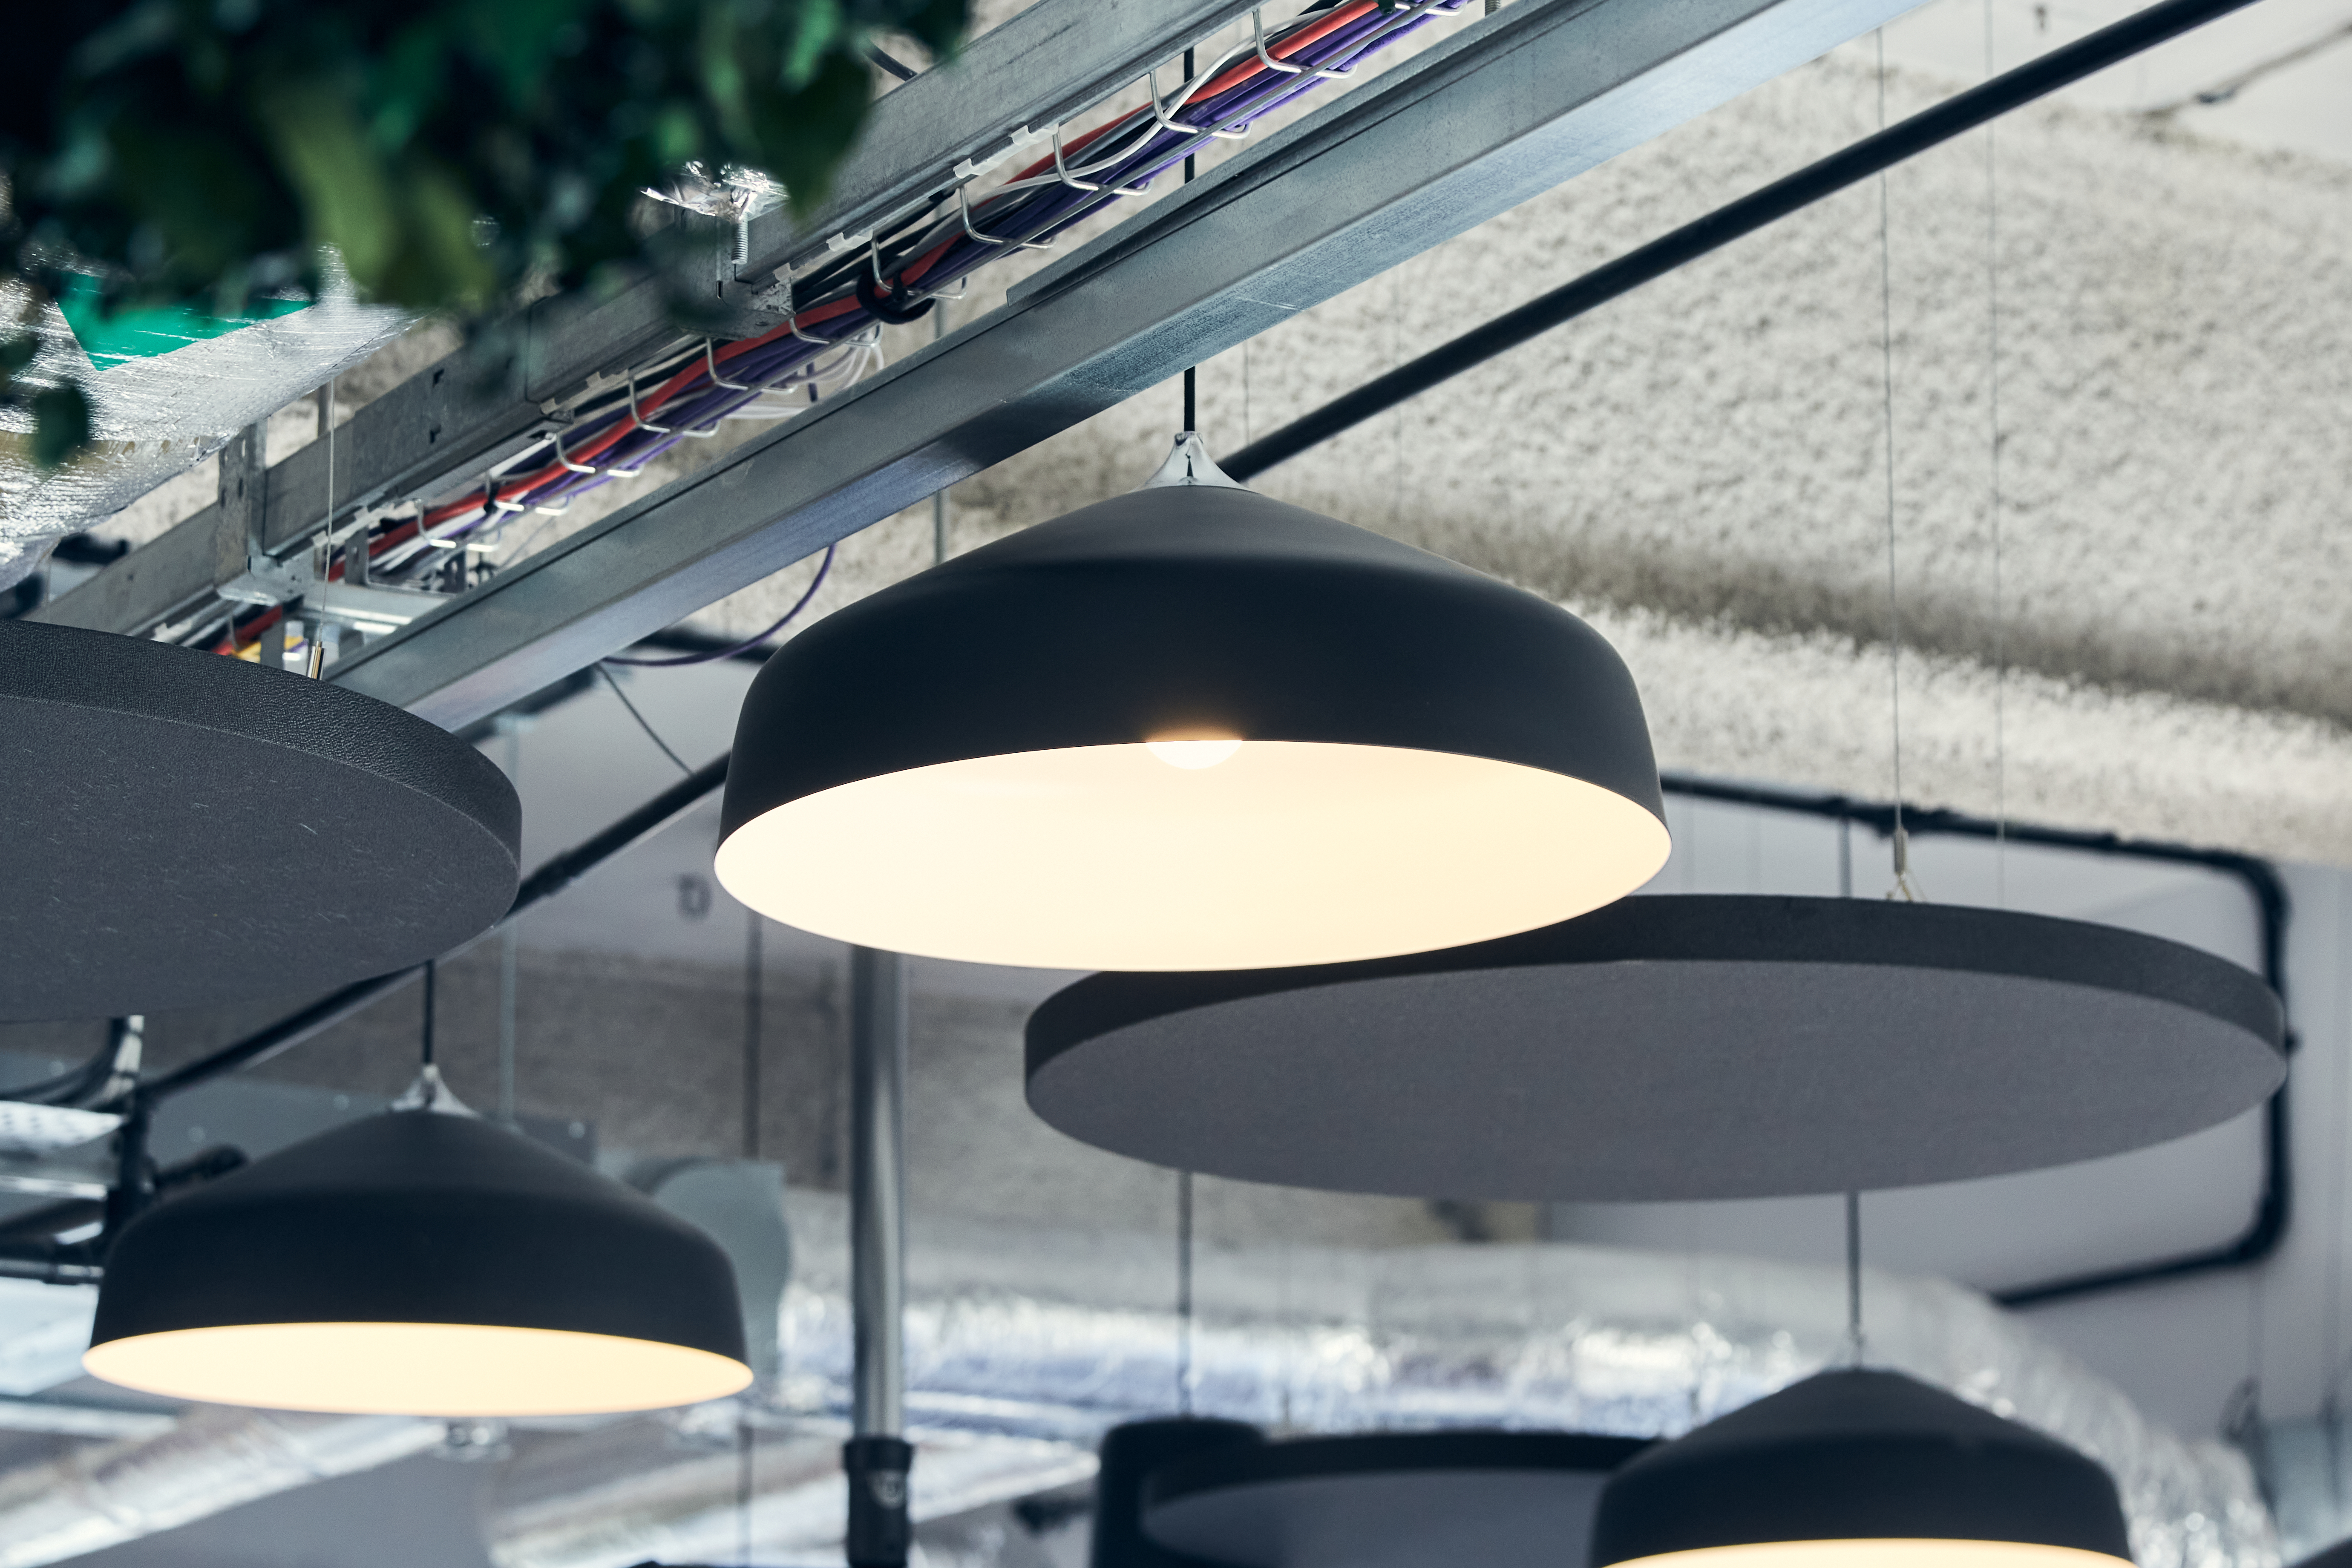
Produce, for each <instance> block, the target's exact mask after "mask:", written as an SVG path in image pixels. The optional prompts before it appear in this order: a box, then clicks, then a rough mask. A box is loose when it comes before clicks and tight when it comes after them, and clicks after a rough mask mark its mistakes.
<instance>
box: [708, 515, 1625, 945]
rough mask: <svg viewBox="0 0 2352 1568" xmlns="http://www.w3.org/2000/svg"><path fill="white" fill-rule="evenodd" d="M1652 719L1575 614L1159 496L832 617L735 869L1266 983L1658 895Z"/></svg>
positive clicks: (1334, 528)
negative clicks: (1651, 891) (1309, 967)
mask: <svg viewBox="0 0 2352 1568" xmlns="http://www.w3.org/2000/svg"><path fill="white" fill-rule="evenodd" d="M1667 847H1668V845H1667V837H1666V830H1665V826H1664V819H1663V809H1662V805H1661V797H1660V795H1659V791H1658V777H1657V768H1656V764H1655V763H1654V761H1653V759H1652V756H1651V752H1650V741H1649V732H1648V730H1647V729H1646V727H1645V726H1644V724H1643V717H1642V705H1641V700H1640V698H1639V697H1638V695H1637V694H1636V693H1635V691H1634V689H1633V679H1632V677H1631V676H1630V675H1629V674H1628V673H1627V672H1626V669H1625V666H1624V664H1623V662H1622V661H1621V660H1620V659H1619V658H1618V657H1617V655H1616V653H1615V652H1614V651H1613V650H1612V648H1611V647H1609V645H1608V644H1607V643H1606V642H1604V641H1603V640H1602V639H1601V637H1600V636H1599V635H1598V634H1597V633H1595V632H1594V631H1592V629H1591V627H1589V626H1585V625H1584V624H1583V623H1582V622H1580V621H1579V620H1578V619H1576V617H1574V616H1570V615H1569V614H1568V613H1567V612H1566V611H1563V610H1561V609H1559V607H1557V606H1556V605H1550V604H1549V603H1547V602H1545V601H1544V600H1542V599H1539V598H1537V597H1536V596H1535V595H1531V594H1527V593H1522V592H1520V591H1519V590H1517V589H1516V588H1512V587H1509V586H1507V585H1506V584H1502V583H1498V582H1496V581H1495V580H1494V579H1492V578H1489V577H1486V576H1483V575H1481V574H1478V573H1475V572H1472V571H1469V570H1467V569H1466V568H1464V567H1461V566H1456V565H1454V564H1453V563H1450V562H1447V561H1444V560H1441V559H1439V558H1438V557H1436V556H1434V555H1431V554H1428V553H1426V552H1422V551H1419V550H1414V549H1412V548H1410V547H1409V546H1406V545H1402V544H1398V543H1396V542H1393V541H1391V540H1386V539H1382V538H1381V537H1379V536H1378V535H1376V534H1371V533H1367V532H1365V531H1363V530H1361V529H1358V528H1351V527H1349V525H1347V524H1345V523H1341V522H1336V521H1332V520H1331V519H1329V518H1326V517H1318V516H1317V515H1316V514H1315V513H1313V512H1310V511H1305V510H1300V509H1299V508H1297V507H1294V506H1286V505H1284V504H1283V503H1282V502H1280V501H1276V500H1269V499H1268V498H1266V497H1265V496H1262V495H1258V494H1256V493H1255V492H1254V491H1251V490H1247V489H1241V488H1239V487H1237V486H1231V485H1221V484H1214V483H1190V484H1168V485H1159V486H1155V487H1153V488H1147V489H1141V490H1138V491H1135V492H1133V493H1132V494H1129V495H1123V496H1119V497H1118V498H1116V499H1114V500H1107V501H1103V502H1101V503H1099V504H1097V505H1095V506H1090V507H1087V508H1085V509H1084V510H1079V511H1076V512H1073V513H1071V514H1070V515H1069V516H1067V517H1064V518H1061V519H1058V520H1056V521H1052V522H1048V523H1044V524H1041V525H1040V526H1038V527H1036V528H1033V529H1030V530H1028V531H1025V532H1023V533H1020V534H1016V535H1014V536H1013V537H1012V538H1010V539H1005V540H1002V541H999V542H996V543H994V544H991V545H988V546H986V547H985V548H982V549H980V550H976V551H973V552H971V553H970V554H968V555H963V556H961V557H959V558H957V559H956V560H954V561H950V562H949V563H945V564H943V565H940V566H935V567H933V568H931V569H930V570H929V571H928V572H924V573H921V574H918V575H917V576H914V577H911V578H909V579H908V580H907V581H905V582H903V583H900V584H897V585H895V586H893V587H891V588H888V589H886V590H885V591H883V592H882V593H879V594H877V595H873V596H872V597H870V598H867V599H866V600H863V601H861V602H860V603H858V604H856V605H851V606H849V607H848V608H846V609H845V610H842V611H840V612H838V613H837V614H835V615H833V616H829V617H827V618H826V619H825V620H824V621H822V622H820V623H819V624H818V625H816V626H814V627H812V628H810V629H809V630H808V631H806V632H804V633H803V634H802V635H801V636H800V637H796V638H795V639H793V641H792V642H791V643H789V644H787V645H786V646H785V647H783V649H782V650H781V651H780V652H779V653H777V655H776V656H775V657H774V658H772V659H770V660H769V661H768V664H767V667H766V668H764V669H763V670H762V671H761V674H760V676H759V678H758V679H756V680H755V681H753V682H752V685H751V692H750V694H749V695H748V696H747V697H746V698H745V700H744V703H743V712H742V719H741V721H740V726H739V727H738V729H737V731H736V738H735V751H734V760H733V763H731V765H730V771H729V773H728V778H727V804H726V812H725V816H724V821H723V825H722V836H721V841H720V844H719V855H718V867H717V869H718V875H719V879H720V880H721V881H722V882H723V883H725V884H726V887H727V889H728V890H729V891H730V892H731V893H732V894H734V895H735V896H736V897H737V898H738V899H740V900H742V901H743V902H745V903H747V904H749V905H751V907H752V908H754V909H757V910H761V912H762V913H764V914H767V915H770V916H772V917H773V918H774V919H777V920H780V921H785V922H787V923H789V924H792V925H796V926H799V927H802V928H803V929H804V930H808V931H817V932H819V933H821V934H824V935H826V936H832V937H836V938H839V939H841V940H844V941H847V942H856V943H860V944H862V945H865V946H869V947H877V948H886V949H890V950H894V951H897V952H911V953H919V954H924V955H927V956H932V957H942V958H955V959H965V960H971V961H975V962H982V963H1007V964H1030V965H1038V966H1043V967H1058V968H1076V969H1125V970H1169V969H1246V968H1259V967H1271V966H1275V965H1284V964H1297V963H1324V962H1333V961H1339V960H1343V959H1354V958H1369V957H1377V956H1384V955H1388V954H1393V953H1400V952H1422V951H1425V950H1427V949H1431V948H1437V947H1446V946H1451V945H1454V944H1456V943H1460V942H1472V941H1477V940H1480V939H1482V938H1486V937H1494V936H1500V935H1504V934H1506V933H1508V932H1512V931H1525V930H1528V929H1530V928H1532V927H1535V926H1539V925H1544V924H1547V923H1549V922H1550V921H1558V920H1564V919H1566V918H1568V917H1570V916H1571V915H1576V914H1580V913H1582V912H1584V911H1585V910H1590V909H1593V908H1597V907H1598V906H1600V905H1601V904H1605V903H1608V902H1611V901H1612V900H1615V899H1617V898H1619V897H1622V895H1624V894H1626V893H1628V892H1631V891H1633V889H1635V888H1637V887H1639V886H1640V885H1641V884H1642V883H1643V882H1644V881H1646V880H1647V879H1649V878H1650V876H1651V875H1652V874H1653V873H1654V872H1655V871H1656V870H1657V868H1658V867H1659V866H1661V865H1662V864H1664V860H1665V857H1666V850H1667Z"/></svg>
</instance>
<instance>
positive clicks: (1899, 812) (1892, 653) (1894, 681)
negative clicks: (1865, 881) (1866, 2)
mask: <svg viewBox="0 0 2352 1568" xmlns="http://www.w3.org/2000/svg"><path fill="white" fill-rule="evenodd" d="M1873 37H1874V38H1875V39H1876V40H1877V46H1878V128H1879V129H1880V130H1881V131H1884V130H1885V129H1886V29H1885V28H1884V27H1881V28H1879V29H1878V31H1877V32H1876V33H1875V34H1874V35H1873ZM1887 202H1888V196H1887V180H1886V172H1885V170H1883V169H1882V170H1881V171H1879V174H1878V317H1879V335H1878V341H1879V353H1880V357H1881V361H1882V368H1883V373H1884V374H1883V375H1882V378H1881V382H1880V395H1881V398H1882V401H1883V403H1884V405H1885V426H1886V711H1887V728H1888V732H1889V734H1890V736H1891V737H1892V740H1893V742H1894V752H1895V893H1896V894H1899V895H1900V896H1902V897H1903V898H1906V899H1908V898H1911V897H1913V896H1914V895H1913V893H1912V890H1911V844H1910V838H1909V837H1908V836H1907V835H1906V833H1905V832H1904V831H1903V622H1902V607H1901V601H1900V600H1899V599H1898V598H1897V596H1896V574H1895V261H1894V247H1893V243H1892V241H1891V239H1890V238H1889V235H1888V230H1889V223H1888V217H1887Z"/></svg>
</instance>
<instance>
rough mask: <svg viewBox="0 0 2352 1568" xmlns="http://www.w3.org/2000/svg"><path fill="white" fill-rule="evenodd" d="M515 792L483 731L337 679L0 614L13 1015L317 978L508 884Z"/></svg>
mask: <svg viewBox="0 0 2352 1568" xmlns="http://www.w3.org/2000/svg"><path fill="white" fill-rule="evenodd" d="M520 823H521V805H520V803H519V802H518V801H517V800H516V799H515V793H514V790H513V788H512V786H510V785H509V784H508V783H507V781H506V776H505V775H504V774H503V773H499V770H498V769H497V767H495V766H494V765H492V763H490V762H489V761H488V759H487V758H485V757H484V756H482V754H481V753H480V752H477V751H476V750H475V749H474V748H473V747H471V746H469V745H467V744H466V743H465V742H462V741H460V740H458V739H457V738H456V737H455V736H453V735H451V734H449V733H447V732H446V731H443V730H441V729H440V728H438V727H437V726H436V725H433V724H429V723H426V722H425V721H424V720H422V719H418V718H415V717H414V716H412V715H410V714H407V713H404V712H403V711H401V710H399V709H397V708H394V707H391V706H389V705H388V704H385V703H383V702H379V701H376V700H374V699H373V698H370V697H362V696H360V695H359V694H358V693H356V692H351V691H345V690H342V689H340V688H337V687H334V686H331V685H328V684H327V683H326V682H324V681H318V680H308V679H303V678H302V677H301V676H299V675H294V674H291V673H289V672H287V671H283V670H274V669H264V668H260V667H258V666H257V665H251V664H246V663H244V662H242V661H240V660H237V659H233V658H220V657H218V656H217V655H214V654H209V653H199V652H196V651H194V650H193V649H190V648H183V647H172V646H170V645H168V644H163V643H155V642H146V641H142V640H141V639H138V638H134V637H115V636H111V635H110V634H108V633H104V632H92V631H85V630H81V629H79V628H78V627H72V626H40V625H31V624H27V623H26V622H23V621H0V843H5V846H6V850H5V855H6V862H7V875H6V885H7V896H6V897H5V899H0V954H5V955H6V962H5V963H0V1020H16V1019H26V1018H76V1017H110V1016H121V1015H124V1014H130V1013H150V1012H160V1011H162V1010H163V1009H166V1008H172V1007H191V1006H201V1005H208V1004H214V1003H223V1002H242V1001H253V1000H259V999H262V998H265V997H270V996H278V995H291V994H300V993H315V992H320V991H325V990H330V989H331V988H333V987H335V986H338V985H342V984H349V983H350V982H352V981H353V980H358V979H362V978H364V977H366V976H368V975H372V974H382V973H387V972H389V971H391V970H394V969H399V968H402V967H404V966H405V965H408V964H411V963H419V962H421V961H423V960H424V959H426V958H430V957H432V956H433V955H434V954H436V953H438V952H445V951H446V950H447V949H449V948H450V947H453V946H455V945H456V944H457V943H458V942H463V941H464V940H465V939H467V937H470V936H473V935H475V934H477V933H478V932H479V931H481V930H482V929H483V928H484V927H485V926H488V924H489V923H490V922H491V921H495V920H496V919H498V918H499V915H501V914H503V913H504V912H505V911H506V907H507V904H508V902H509V900H511V899H512V898H513V897H514V889H515V864H516V850H517V846H518V842H519V837H520Z"/></svg>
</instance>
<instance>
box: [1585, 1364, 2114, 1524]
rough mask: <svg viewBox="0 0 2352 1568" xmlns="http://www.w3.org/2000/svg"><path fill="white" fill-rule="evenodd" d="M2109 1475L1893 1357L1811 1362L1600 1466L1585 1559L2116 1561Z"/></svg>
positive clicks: (2063, 1447)
mask: <svg viewBox="0 0 2352 1568" xmlns="http://www.w3.org/2000/svg"><path fill="white" fill-rule="evenodd" d="M2130 1559H2131V1543H2130V1540H2129V1537H2128V1534H2127V1532H2126V1528H2125V1523H2124V1513H2123V1506H2122V1504H2121V1502H2120V1501H2119V1500H2118V1499H2117V1497H2116V1486H2115V1482H2114V1481H2113V1480H2112V1479H2109V1478H2108V1475H2107V1472H2106V1471H2105V1469H2103V1468H2100V1467H2099V1465H2097V1464H2096V1463H2095V1462H2094V1461H2093V1460H2091V1459H2089V1458H2085V1457H2084V1456H2083V1455H2082V1454H2079V1453H2077V1452H2075V1451H2074V1449H2073V1448H2070V1447H2067V1446H2066V1445H2064V1444H2063V1443H2060V1442H2057V1441H2055V1440H2054V1439H2052V1438H2049V1437H2045V1436H2042V1435H2041V1434H2040V1433H2038V1432H2034V1431H2032V1430H2030V1429H2029V1428H2027V1427H2025V1426H2021V1425H2019V1424H2018V1423H2017V1422H2014V1421H2005V1420H2003V1419H2001V1418H2000V1416H1998V1415H1993V1414H1991V1413H1990V1412H1989V1411H1985V1410H1980V1409H1979V1408H1978V1407H1977V1406H1975V1405H1970V1404H1969V1403H1968V1402H1967V1401H1965V1400H1962V1399H1958V1398H1956V1397H1955V1396H1953V1395H1952V1394H1946V1393H1944V1392H1943V1391H1942V1390H1940V1389H1936V1388H1931V1387H1929V1386H1928V1385H1927V1384H1924V1383H1921V1382H1919V1381H1918V1380H1917V1379H1916V1378H1912V1377H1906V1376H1905V1375H1903V1374H1902V1373H1893V1372H1876V1371H1864V1370H1860V1369H1853V1370H1846V1371H1838V1372H1825V1373H1820V1374H1819V1375H1817V1376H1814V1377H1810V1378H1807V1379H1806V1380H1805V1381H1803V1382H1802V1383H1799V1384H1793V1385H1791V1386H1790V1387H1788V1388H1784V1389H1782V1390H1781V1391H1780V1393H1778V1394H1772V1395H1770V1396H1769V1397H1767V1398H1764V1399H1760V1400H1758V1401H1757V1402H1756V1403H1755V1404H1753V1405H1748V1406H1747V1407H1746V1408H1744V1409H1740V1410H1736V1411H1734V1412H1732V1413H1731V1414H1730V1415H1726V1416H1723V1417H1721V1418H1720V1419H1718V1420H1716V1421H1712V1422H1710V1423H1708V1424H1707V1425H1706V1426H1702V1427H1700V1428H1698V1430H1696V1431H1695V1432H1693V1433H1691V1434H1690V1435H1689V1436H1686V1437H1683V1438H1680V1439H1678V1440H1677V1441H1675V1442H1672V1443H1666V1444H1663V1445H1661V1446H1659V1447H1655V1448H1653V1449H1652V1450H1650V1451H1649V1452H1648V1453H1646V1454H1644V1455H1643V1456H1642V1457H1641V1458H1637V1459H1634V1460H1633V1461H1632V1462H1631V1463H1630V1464H1628V1465H1626V1466H1625V1468H1622V1469H1621V1470H1619V1471H1618V1472H1617V1474H1616V1475H1615V1476H1614V1477H1612V1479H1611V1480H1610V1482H1609V1484H1608V1486H1607V1487H1606V1488H1605V1489H1603V1490H1602V1492H1601V1506H1600V1510H1599V1513H1598V1515H1597V1517H1596V1518H1595V1520H1594V1522H1593V1531H1592V1563H1593V1564H1594V1568H1613V1565H1615V1564H1621V1563H1641V1564H1643V1565H1644V1568H1651V1565H1657V1568H1668V1565H1671V1568H2117V1564H2118V1563H2128V1562H2129V1561H2130Z"/></svg>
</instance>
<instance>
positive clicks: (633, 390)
mask: <svg viewBox="0 0 2352 1568" xmlns="http://www.w3.org/2000/svg"><path fill="white" fill-rule="evenodd" d="M629 417H630V418H631V419H633V420H635V422H636V426H637V428H638V429H640V430H650V431H652V432H653V433H654V434H655V435H656V436H673V435H676V434H677V432H676V431H674V430H672V429H671V428H670V427H669V426H667V425H656V424H655V423H654V422H653V421H652V420H650V419H648V418H646V416H644V415H643V414H640V413H639V412H637V373H636V372H635V370H634V369H633V370H631V371H630V372H629Z"/></svg>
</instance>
